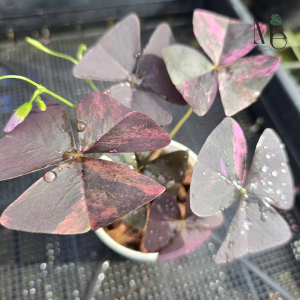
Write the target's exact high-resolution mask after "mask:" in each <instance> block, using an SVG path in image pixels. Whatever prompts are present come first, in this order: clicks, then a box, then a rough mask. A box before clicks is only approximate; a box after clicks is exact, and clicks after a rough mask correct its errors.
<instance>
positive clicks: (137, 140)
mask: <svg viewBox="0 0 300 300" xmlns="http://www.w3.org/2000/svg"><path fill="white" fill-rule="evenodd" d="M77 119H78V131H79V133H78V136H79V142H80V150H81V151H83V152H84V153H104V152H112V153H114V152H136V151H147V150H156V149H160V148H163V147H165V146H166V145H168V144H169V143H170V137H169V135H168V134H167V133H166V132H165V131H164V130H163V129H162V128H161V127H160V126H159V125H158V124H157V123H155V122H154V121H153V120H151V119H150V118H149V117H147V116H146V115H144V114H141V113H138V112H133V111H131V110H130V109H128V108H127V107H125V106H123V105H122V104H121V103H119V102H118V101H117V100H115V99H113V98H111V97H109V96H108V95H106V94H102V93H91V94H89V95H88V96H86V97H85V98H83V99H82V100H81V101H80V102H79V104H78V107H77Z"/></svg>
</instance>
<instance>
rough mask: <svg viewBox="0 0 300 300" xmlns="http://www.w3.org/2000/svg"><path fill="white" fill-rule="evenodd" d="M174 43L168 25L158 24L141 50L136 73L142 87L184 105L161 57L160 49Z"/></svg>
mask: <svg viewBox="0 0 300 300" xmlns="http://www.w3.org/2000/svg"><path fill="white" fill-rule="evenodd" d="M174 43H175V40H174V37H173V34H172V30H171V28H170V26H169V25H168V24H167V23H161V24H160V25H158V26H157V27H156V29H155V31H154V32H153V34H152V35H151V37H150V40H149V43H148V44H147V46H146V47H145V49H144V51H143V55H142V56H141V58H140V62H139V68H138V71H137V73H138V77H140V78H143V81H142V83H143V87H144V88H146V89H148V90H150V91H153V92H154V93H155V94H156V95H160V97H162V98H163V99H165V100H168V101H170V102H172V103H176V104H179V105H186V102H185V101H184V100H183V98H182V96H181V94H180V93H179V92H178V91H177V89H176V88H175V86H174V85H173V83H172V81H171V79H170V76H169V74H168V71H167V69H166V65H165V63H164V61H163V57H162V49H163V48H165V47H167V46H169V45H172V44H174ZM149 103H150V102H149ZM150 117H151V116H150ZM154 120H155V119H154ZM158 123H159V122H158ZM159 124H160V123H159Z"/></svg>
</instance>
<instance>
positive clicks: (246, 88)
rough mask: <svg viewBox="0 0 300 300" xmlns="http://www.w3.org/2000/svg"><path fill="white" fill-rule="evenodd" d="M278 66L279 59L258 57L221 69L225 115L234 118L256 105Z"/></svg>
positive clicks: (220, 77) (219, 72) (247, 58)
mask: <svg viewBox="0 0 300 300" xmlns="http://www.w3.org/2000/svg"><path fill="white" fill-rule="evenodd" d="M278 64H279V58H278V57H275V56H268V55H256V56H250V57H245V58H242V59H239V60H238V61H236V62H234V63H232V64H228V65H225V66H223V67H220V69H219V71H218V80H219V89H220V94H221V100H222V103H223V106H224V110H225V114H226V115H227V116H232V115H234V114H236V113H237V112H239V111H241V110H242V109H244V108H246V107H248V106H249V105H251V104H252V103H254V102H255V101H256V100H257V98H258V97H259V96H260V94H261V92H262V90H263V89H264V87H265V86H266V85H267V83H268V82H269V81H270V79H271V78H272V76H273V74H274V72H275V71H276V69H277V67H278Z"/></svg>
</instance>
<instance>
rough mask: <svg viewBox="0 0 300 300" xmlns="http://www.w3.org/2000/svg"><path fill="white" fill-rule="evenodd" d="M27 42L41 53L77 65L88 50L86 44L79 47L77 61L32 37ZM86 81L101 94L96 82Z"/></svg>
mask: <svg viewBox="0 0 300 300" xmlns="http://www.w3.org/2000/svg"><path fill="white" fill-rule="evenodd" d="M25 41H26V42H27V43H29V44H30V45H32V46H33V47H35V48H37V49H39V50H41V51H44V52H46V53H48V54H50V55H53V56H56V57H60V58H64V59H67V60H69V61H70V62H72V63H73V64H75V65H77V64H78V61H79V60H81V58H82V54H83V52H84V51H86V50H87V46H86V45H85V44H80V45H79V47H78V50H77V58H78V60H76V59H75V58H74V57H72V56H70V55H67V54H64V53H60V52H56V51H53V50H51V49H49V48H47V47H45V46H44V45H43V44H42V43H41V42H39V41H37V40H35V39H32V38H30V37H26V38H25ZM86 81H87V82H88V84H89V85H90V87H91V88H92V90H93V91H94V92H99V90H98V88H97V87H96V86H95V84H94V82H93V81H92V80H90V79H87V80H86Z"/></svg>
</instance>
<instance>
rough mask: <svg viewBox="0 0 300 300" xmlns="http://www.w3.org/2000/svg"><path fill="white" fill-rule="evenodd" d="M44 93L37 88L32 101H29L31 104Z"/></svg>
mask: <svg viewBox="0 0 300 300" xmlns="http://www.w3.org/2000/svg"><path fill="white" fill-rule="evenodd" d="M41 93H42V91H41V89H39V88H37V89H36V90H35V91H34V93H33V94H32V96H31V98H30V100H29V103H32V102H33V101H34V100H35V98H37V97H39V95H40V94H41Z"/></svg>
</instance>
